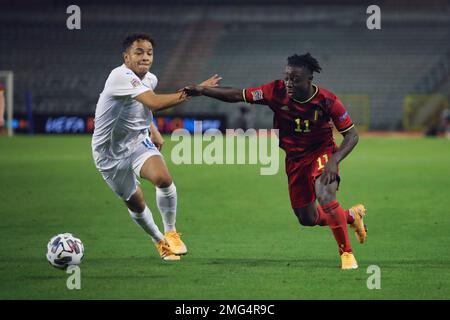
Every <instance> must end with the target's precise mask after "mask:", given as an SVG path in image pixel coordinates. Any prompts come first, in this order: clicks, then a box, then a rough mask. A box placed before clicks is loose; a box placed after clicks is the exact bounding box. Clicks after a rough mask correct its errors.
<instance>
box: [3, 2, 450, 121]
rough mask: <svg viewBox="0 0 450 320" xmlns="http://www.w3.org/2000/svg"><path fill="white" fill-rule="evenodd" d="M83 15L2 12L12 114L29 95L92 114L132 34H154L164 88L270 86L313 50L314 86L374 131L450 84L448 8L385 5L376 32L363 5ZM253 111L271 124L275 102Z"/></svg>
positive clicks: (49, 107) (45, 106)
mask: <svg viewBox="0 0 450 320" xmlns="http://www.w3.org/2000/svg"><path fill="white" fill-rule="evenodd" d="M131 8H132V9H131ZM82 14H83V20H82V29H81V30H74V31H68V30H67V28H66V24H65V19H66V17H67V15H66V14H65V8H63V7H61V6H54V7H52V8H50V9H49V8H46V9H39V8H34V7H33V8H32V9H30V8H28V9H17V7H14V6H13V7H11V9H8V6H6V8H5V10H2V11H1V12H0V19H1V21H2V28H0V70H13V71H14V73H15V82H16V84H15V111H17V112H21V111H22V112H23V111H24V110H25V93H26V92H27V91H30V92H31V93H32V95H33V110H34V111H35V112H50V113H51V112H55V113H56V112H67V113H93V111H94V109H95V103H96V101H97V98H98V94H99V93H100V92H101V90H102V87H103V85H104V81H105V79H106V77H107V75H108V73H109V71H110V70H111V69H112V68H114V67H115V66H118V65H120V64H121V63H122V61H121V40H122V38H123V37H124V35H125V34H126V33H128V32H130V31H145V32H148V33H150V34H152V35H154V37H155V41H156V49H155V50H156V51H155V62H154V66H153V67H152V72H153V73H155V74H156V75H157V76H158V77H159V90H160V91H162V92H168V91H174V90H176V89H179V88H180V87H182V86H183V85H185V84H189V83H193V82H194V81H200V80H202V79H204V78H206V77H208V76H210V75H211V74H214V73H218V74H220V75H221V76H222V77H223V78H224V80H223V85H225V86H233V87H239V88H244V87H249V86H253V85H258V84H262V83H266V82H269V81H271V80H273V79H279V78H281V77H283V68H284V65H285V62H286V58H287V56H289V55H291V54H294V53H303V52H307V51H308V52H311V53H312V54H313V55H314V56H316V57H317V58H318V60H319V62H320V63H321V65H322V67H323V72H322V74H319V75H316V77H315V81H317V83H318V84H320V85H321V86H323V87H325V88H328V89H330V90H331V91H334V92H336V93H337V94H339V95H340V96H342V97H343V100H344V101H348V104H350V105H349V109H350V112H351V114H352V115H354V118H355V121H356V122H357V123H359V124H360V125H361V126H364V127H365V128H369V129H373V130H398V129H403V126H404V116H405V114H404V113H405V111H404V101H405V97H407V96H408V95H412V94H434V93H439V92H444V93H445V92H448V89H449V88H450V85H449V74H450V62H449V61H450V54H449V52H450V41H449V40H450V14H449V9H448V8H447V9H446V10H442V9H439V11H436V10H435V11H433V10H431V11H429V12H427V11H425V12H422V13H421V14H420V15H418V14H417V13H416V12H413V11H406V12H405V11H402V14H401V15H400V14H398V12H397V11H395V10H392V11H387V12H385V13H383V20H382V29H381V30H375V31H371V30H368V29H367V28H366V25H365V23H366V22H365V21H366V18H367V14H366V13H365V8H362V7H361V6H359V7H358V6H354V5H353V6H352V5H350V6H340V7H327V10H323V9H322V8H317V7H315V6H304V7H299V6H292V5H280V6H272V7H271V6H251V5H248V6H237V5H228V6H225V5H222V6H211V5H204V6H202V5H198V6H183V5H176V6H171V7H168V6H161V5H148V6H143V5H141V6H136V7H131V6H126V7H124V6H120V5H118V6H107V5H95V6H94V5H90V6H89V5H86V6H83V8H82ZM437 71H439V72H437ZM431 109H432V108H431ZM437 109H438V108H437ZM178 111H179V112H184V113H200V114H201V113H211V112H216V113H222V114H225V115H227V117H228V119H229V124H230V126H233V123H234V122H235V120H236V116H238V112H237V109H234V108H232V107H231V106H230V105H227V104H224V103H221V102H218V101H214V100H210V99H206V98H199V99H195V100H193V101H191V102H188V103H187V104H186V105H184V106H182V107H180V108H179V110H178ZM438 111H439V110H436V111H430V112H438ZM169 113H170V111H169ZM254 116H255V117H256V118H255V125H256V127H270V126H271V121H272V120H271V112H270V111H269V110H268V109H267V108H264V111H263V110H261V112H255V113H254ZM419 117H422V118H424V119H425V118H427V119H428V118H429V117H425V116H423V115H421V116H419Z"/></svg>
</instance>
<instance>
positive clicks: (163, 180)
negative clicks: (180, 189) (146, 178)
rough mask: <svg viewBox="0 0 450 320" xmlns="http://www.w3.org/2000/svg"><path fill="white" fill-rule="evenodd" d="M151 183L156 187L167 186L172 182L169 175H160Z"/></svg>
mask: <svg viewBox="0 0 450 320" xmlns="http://www.w3.org/2000/svg"><path fill="white" fill-rule="evenodd" d="M153 184H154V185H155V186H156V187H158V188H167V187H169V186H170V185H171V184H172V178H171V177H170V176H169V175H160V176H158V177H156V179H155V181H153Z"/></svg>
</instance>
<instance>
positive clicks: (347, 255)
mask: <svg viewBox="0 0 450 320" xmlns="http://www.w3.org/2000/svg"><path fill="white" fill-rule="evenodd" d="M341 263H342V264H341V269H342V270H351V269H358V263H357V262H356V259H355V256H354V255H353V253H351V252H344V253H343V254H341Z"/></svg>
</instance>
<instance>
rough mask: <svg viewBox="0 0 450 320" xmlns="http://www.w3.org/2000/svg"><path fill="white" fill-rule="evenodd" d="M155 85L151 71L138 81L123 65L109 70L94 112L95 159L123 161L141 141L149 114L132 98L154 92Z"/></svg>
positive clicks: (144, 134) (150, 115)
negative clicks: (103, 158) (146, 92)
mask: <svg viewBox="0 0 450 320" xmlns="http://www.w3.org/2000/svg"><path fill="white" fill-rule="evenodd" d="M157 82H158V79H157V78H156V76H155V75H154V74H152V73H150V72H147V74H146V75H145V77H144V79H142V80H141V79H139V77H138V76H136V74H135V73H134V72H133V71H131V70H130V69H128V68H127V66H126V65H125V64H123V65H121V66H120V67H117V68H115V69H114V70H112V71H111V73H110V74H109V77H108V79H107V80H106V83H105V88H104V89H103V92H102V93H101V94H100V98H99V100H98V102H97V107H96V109H95V128H94V134H93V136H92V150H93V153H94V158H97V157H99V156H100V157H106V158H113V159H122V158H125V157H127V156H129V155H130V154H131V152H132V151H133V146H134V145H135V144H136V143H137V142H139V140H140V138H143V137H145V136H147V135H148V128H149V126H150V123H151V121H152V120H153V115H152V112H151V111H150V110H149V109H148V108H147V107H146V106H144V105H143V104H142V103H140V102H139V101H136V100H134V99H133V98H134V97H136V96H138V95H140V94H141V93H143V92H145V91H148V90H154V89H155V87H156V84H157Z"/></svg>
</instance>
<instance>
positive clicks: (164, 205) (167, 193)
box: [156, 183, 177, 232]
mask: <svg viewBox="0 0 450 320" xmlns="http://www.w3.org/2000/svg"><path fill="white" fill-rule="evenodd" d="M156 204H157V205H158V209H159V212H161V217H162V220H163V223H164V232H168V231H173V230H176V229H175V221H176V217H177V188H176V187H175V185H174V184H173V183H172V184H171V185H170V186H168V187H167V188H158V187H156Z"/></svg>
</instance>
